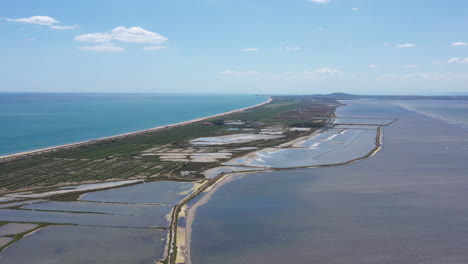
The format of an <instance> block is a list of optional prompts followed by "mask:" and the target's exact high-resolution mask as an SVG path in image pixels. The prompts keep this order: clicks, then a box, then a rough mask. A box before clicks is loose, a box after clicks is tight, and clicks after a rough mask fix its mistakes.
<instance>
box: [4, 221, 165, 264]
mask: <svg viewBox="0 0 468 264" xmlns="http://www.w3.org/2000/svg"><path fill="white" fill-rule="evenodd" d="M165 239H166V231H163V230H156V229H140V228H110V227H84V226H52V227H47V228H43V229H41V230H39V231H37V232H35V233H34V234H32V235H30V236H29V237H28V238H27V239H22V240H20V241H18V242H17V243H15V244H13V245H12V246H10V247H9V248H8V249H7V250H5V251H4V252H3V253H2V254H0V263H2V264H24V263H35V264H52V263H57V264H58V263H60V264H61V263H89V264H93V263H99V264H101V263H102V264H107V263H108V264H119V263H122V264H124V263H125V264H128V263H153V262H154V261H155V260H158V259H160V258H162V256H163V251H164V245H165Z"/></svg>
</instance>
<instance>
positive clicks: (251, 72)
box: [220, 70, 262, 76]
mask: <svg viewBox="0 0 468 264" xmlns="http://www.w3.org/2000/svg"><path fill="white" fill-rule="evenodd" d="M220 74H223V75H244V76H254V75H261V74H262V73H261V72H258V71H232V70H226V71H223V72H220Z"/></svg>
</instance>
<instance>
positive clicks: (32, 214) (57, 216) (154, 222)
mask: <svg viewBox="0 0 468 264" xmlns="http://www.w3.org/2000/svg"><path fill="white" fill-rule="evenodd" d="M0 221H10V222H46V223H59V224H79V225H91V226H118V227H155V226H157V227H167V226H168V222H167V220H166V218H165V215H160V216H157V217H156V216H132V215H112V214H96V213H67V212H46V211H32V210H11V209H2V210H0Z"/></svg>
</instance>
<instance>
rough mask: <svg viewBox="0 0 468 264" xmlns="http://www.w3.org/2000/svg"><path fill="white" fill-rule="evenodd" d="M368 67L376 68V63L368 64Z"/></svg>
mask: <svg viewBox="0 0 468 264" xmlns="http://www.w3.org/2000/svg"><path fill="white" fill-rule="evenodd" d="M369 68H371V69H377V65H375V64H371V65H369Z"/></svg>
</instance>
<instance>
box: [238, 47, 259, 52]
mask: <svg viewBox="0 0 468 264" xmlns="http://www.w3.org/2000/svg"><path fill="white" fill-rule="evenodd" d="M241 51H243V52H257V51H259V49H258V48H245V49H241Z"/></svg>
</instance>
